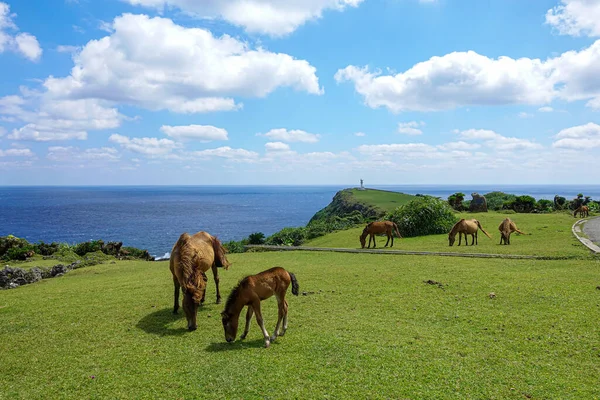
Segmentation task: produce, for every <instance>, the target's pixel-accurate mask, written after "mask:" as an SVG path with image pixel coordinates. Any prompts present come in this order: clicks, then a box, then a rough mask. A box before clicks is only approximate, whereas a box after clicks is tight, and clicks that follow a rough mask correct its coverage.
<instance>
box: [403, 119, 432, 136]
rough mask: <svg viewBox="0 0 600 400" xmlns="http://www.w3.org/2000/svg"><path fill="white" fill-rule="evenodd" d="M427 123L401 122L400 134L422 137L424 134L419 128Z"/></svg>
mask: <svg viewBox="0 0 600 400" xmlns="http://www.w3.org/2000/svg"><path fill="white" fill-rule="evenodd" d="M424 125H425V122H423V121H419V122H417V121H410V122H400V123H399V124H398V133H403V134H405V135H413V136H414V135H421V134H422V133H423V131H422V130H420V129H419V127H421V126H424Z"/></svg>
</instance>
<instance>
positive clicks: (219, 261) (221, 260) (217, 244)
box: [212, 236, 231, 269]
mask: <svg viewBox="0 0 600 400" xmlns="http://www.w3.org/2000/svg"><path fill="white" fill-rule="evenodd" d="M212 246H213V251H214V253H215V264H216V265H217V268H225V269H229V266H230V265H231V263H230V262H229V260H228V259H227V257H226V256H225V253H226V252H227V251H226V250H225V248H224V247H223V245H222V244H221V241H220V240H219V239H217V237H216V236H213V237H212Z"/></svg>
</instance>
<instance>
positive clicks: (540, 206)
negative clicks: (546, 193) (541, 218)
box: [535, 199, 553, 212]
mask: <svg viewBox="0 0 600 400" xmlns="http://www.w3.org/2000/svg"><path fill="white" fill-rule="evenodd" d="M552 206H553V203H552V201H550V200H546V199H540V200H538V202H537V203H536V205H535V209H536V210H537V211H538V212H551V211H552V209H553V208H552Z"/></svg>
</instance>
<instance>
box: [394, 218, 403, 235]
mask: <svg viewBox="0 0 600 400" xmlns="http://www.w3.org/2000/svg"><path fill="white" fill-rule="evenodd" d="M392 224H394V229H395V230H396V235H398V237H399V238H400V239H402V235H401V234H400V231H398V225H396V223H395V222H394V221H392Z"/></svg>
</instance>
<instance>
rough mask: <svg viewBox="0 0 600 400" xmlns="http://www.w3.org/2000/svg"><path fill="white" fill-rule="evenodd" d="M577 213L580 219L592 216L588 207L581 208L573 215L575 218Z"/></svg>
mask: <svg viewBox="0 0 600 400" xmlns="http://www.w3.org/2000/svg"><path fill="white" fill-rule="evenodd" d="M577 213H579V218H583V217H589V216H590V208H589V207H588V206H579V207H577V209H576V210H575V212H574V213H573V216H574V217H577Z"/></svg>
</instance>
